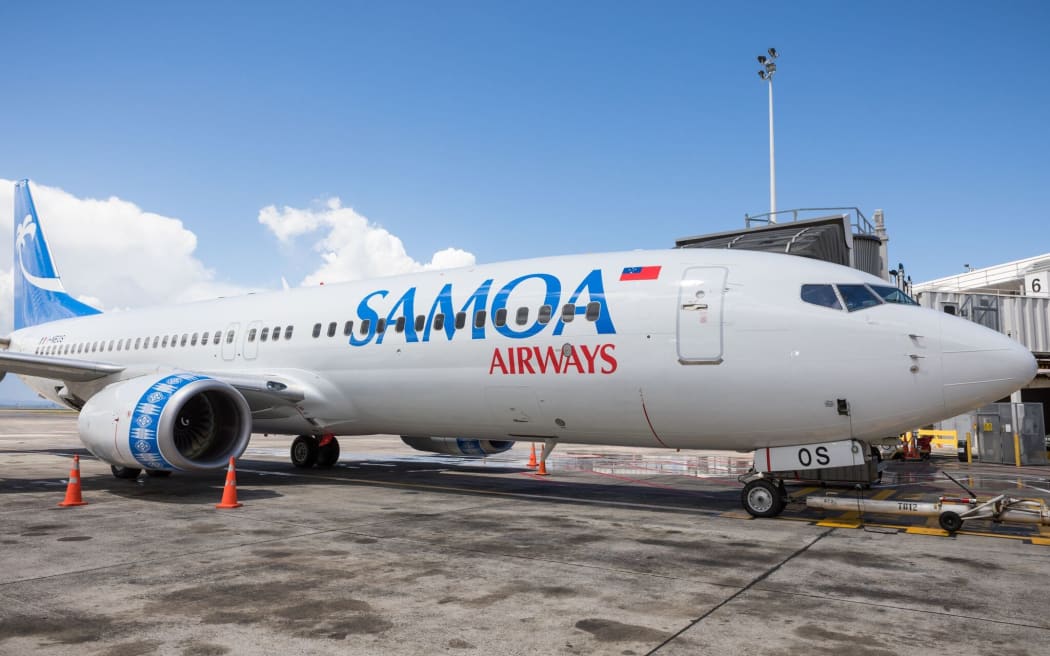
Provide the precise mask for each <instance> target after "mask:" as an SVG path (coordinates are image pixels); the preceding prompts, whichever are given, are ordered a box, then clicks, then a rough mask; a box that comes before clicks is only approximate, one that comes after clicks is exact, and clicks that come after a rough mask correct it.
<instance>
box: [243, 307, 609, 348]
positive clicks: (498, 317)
mask: <svg viewBox="0 0 1050 656" xmlns="http://www.w3.org/2000/svg"><path fill="white" fill-rule="evenodd" d="M601 310H602V304H601V303H599V302H598V301H592V302H591V303H588V304H587V309H586V311H585V313H584V317H586V319H587V321H597V320H598V317H599V315H600V314H601ZM553 313H554V308H553V307H551V306H550V305H541V306H540V309H539V312H538V314H537V315H536V321H538V322H539V323H540V324H543V325H546V324H548V323H550V321H551V317H552V316H553ZM509 315H510V312H509V311H508V310H507V309H506V308H500V309H498V310H496V312H495V313H494V314H493V315H492V323H493V324H495V325H496V326H499V327H502V326H505V325H507V320H508V318H509ZM487 318H488V312H486V311H485V310H478V311H476V312H475V313H474V316H473V325H474V327H475V328H483V327H484V326H485V321H486V319H487ZM575 318H576V306H575V305H573V304H572V303H567V304H565V305H563V306H562V308H561V320H562V321H563V322H565V323H569V322H571V321H572V320H573V319H575ZM445 320H446V319H445V315H444V314H435V315H434V323H433V325H432V326H431V329H432V330H443V329H444V328H445ZM454 321H455V325H456V330H461V329H463V328H465V327H466V326H467V313H466V312H457V313H456V315H455V317H454ZM426 323H427V317H426V315H423V314H420V315H417V316H416V317H415V319H414V320H413V324H412V325H413V327H414V328H415V330H416V332H420V331H422V330H423V329H424V328H425V327H426ZM514 323H515V324H516V325H518V326H527V325H529V308H527V307H520V308H518V309H517V310H515V311H514ZM407 324H408V318H407V317H398V318H397V320H396V321H395V322H394V330H395V331H396V332H399V333H403V332H405V326H406V325H407ZM371 328H372V322H371V320H370V319H362V320H361V322H360V323H359V324H357V329H358V332H360V333H361V334H362V335H367V334H368V333H369V331H370V330H371ZM387 328H389V326H388V325H387V320H386V319H380V320H378V321H377V322H376V325H375V330H376V332H377V333H384V332H386V330H387ZM322 330H324V332H325V334H327V335H328V336H329V337H335V335H336V333H337V332H339V322H338V321H332V322H330V323H329V324H328V327H327V329H325V326H324V324H320V323H315V324H314V330H313V336H314V337H320V336H321V331H322ZM353 332H354V322H353V321H347V322H345V323H344V324H343V329H342V334H343V336H344V337H349V336H350V335H351V334H353ZM248 340H249V341H251V335H250V334H249V336H248Z"/></svg>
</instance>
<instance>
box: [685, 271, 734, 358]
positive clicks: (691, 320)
mask: <svg viewBox="0 0 1050 656" xmlns="http://www.w3.org/2000/svg"><path fill="white" fill-rule="evenodd" d="M727 274H728V271H727V269H726V268H725V267H690V268H688V269H686V270H685V273H684V274H683V275H682V284H681V286H680V287H679V290H678V361H679V362H681V363H682V364H719V363H720V362H722V356H723V338H722V306H723V301H724V298H725V284H726V276H727Z"/></svg>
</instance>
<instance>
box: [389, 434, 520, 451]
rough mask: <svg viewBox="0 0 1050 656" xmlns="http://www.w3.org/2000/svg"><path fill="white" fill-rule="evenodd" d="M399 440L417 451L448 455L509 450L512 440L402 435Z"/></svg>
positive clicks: (512, 443) (512, 444)
mask: <svg viewBox="0 0 1050 656" xmlns="http://www.w3.org/2000/svg"><path fill="white" fill-rule="evenodd" d="M401 441H402V442H404V443H405V444H407V445H409V446H410V447H412V448H413V449H415V450H417V451H427V452H430V453H444V454H446V455H450V456H490V455H492V454H494V453H503V452H504V451H509V450H510V448H511V447H512V446H514V442H512V441H510V440H468V439H466V438H463V437H410V436H408V435H402V436H401Z"/></svg>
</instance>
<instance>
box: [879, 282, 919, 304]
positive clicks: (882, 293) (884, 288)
mask: <svg viewBox="0 0 1050 656" xmlns="http://www.w3.org/2000/svg"><path fill="white" fill-rule="evenodd" d="M868 287H870V288H871V289H872V290H873V291H874V292H875V293H876V294H878V295H879V297H880V298H882V300H884V301H886V302H887V303H899V304H901V305H918V303H916V302H915V299H913V298H912V297H911V296H908V295H907V294H905V293H904V292H902V291H901V290H899V289H897V288H896V287H890V286H889V285H868Z"/></svg>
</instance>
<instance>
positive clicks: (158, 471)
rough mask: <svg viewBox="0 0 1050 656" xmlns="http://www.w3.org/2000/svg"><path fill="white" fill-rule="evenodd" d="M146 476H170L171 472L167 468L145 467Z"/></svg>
mask: <svg viewBox="0 0 1050 656" xmlns="http://www.w3.org/2000/svg"><path fill="white" fill-rule="evenodd" d="M146 476H149V477H150V478H167V477H169V476H171V472H170V471H169V470H167V469H147V470H146Z"/></svg>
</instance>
